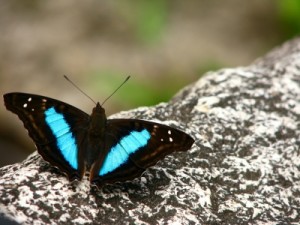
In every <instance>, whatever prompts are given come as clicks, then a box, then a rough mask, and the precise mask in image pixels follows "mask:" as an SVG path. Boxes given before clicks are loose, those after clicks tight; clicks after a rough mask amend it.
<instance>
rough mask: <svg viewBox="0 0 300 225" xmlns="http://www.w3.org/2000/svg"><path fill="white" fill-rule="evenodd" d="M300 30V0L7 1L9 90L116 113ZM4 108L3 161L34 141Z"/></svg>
mask: <svg viewBox="0 0 300 225" xmlns="http://www.w3.org/2000/svg"><path fill="white" fill-rule="evenodd" d="M299 30H300V3H299V1H298V0H264V1H261V0H252V1H247V2H245V1H240V0H227V1H217V0H190V1H179V0H177V1H176V0H152V1H147V0H141V1H134V0H123V1H104V0H101V1H99V0H87V1H71V0H65V1H38V0H35V1H27V0H26V1H16V0H10V1H1V4H0V91H1V94H4V93H7V92H12V91H20V92H29V93H35V94H40V95H46V96H49V97H53V98H57V99H60V100H62V101H65V102H68V103H70V104H73V105H75V106H77V107H78V108H81V109H83V110H84V111H86V112H87V113H90V112H91V109H92V107H93V106H94V105H93V103H92V102H91V101H89V100H88V99H87V98H86V97H85V96H83V95H82V94H81V93H80V92H78V91H76V90H75V89H74V88H73V87H72V86H70V85H69V84H68V83H67V82H65V81H64V79H63V78H62V75H63V74H67V75H68V76H69V77H70V78H71V79H72V80H73V81H74V82H75V83H77V84H78V85H79V86H80V87H81V88H82V89H83V90H85V91H86V92H87V93H88V94H89V95H90V96H91V97H92V98H93V99H95V100H96V101H100V102H101V101H103V100H104V99H105V97H107V96H108V95H109V94H110V93H111V92H112V91H113V90H114V89H115V88H116V87H117V86H118V85H119V84H120V83H121V82H122V81H123V79H124V78H125V77H126V76H127V75H131V76H132V78H131V79H130V81H129V82H128V83H127V84H126V85H125V86H124V87H123V88H122V89H121V90H120V91H119V92H118V93H117V94H116V95H115V96H114V97H113V98H112V99H110V100H109V102H107V103H106V104H105V108H106V112H107V114H108V115H109V114H112V113H115V112H117V111H120V110H128V109H130V108H134V107H137V106H145V105H153V104H156V103H159V102H161V101H168V100H169V98H170V97H172V95H174V94H175V93H176V92H177V91H178V90H179V89H180V88H182V87H184V86H185V85H187V84H189V83H192V82H193V81H196V80H197V79H199V77H201V76H202V75H203V73H205V72H207V71H210V70H217V69H219V68H224V67H237V66H246V65H248V64H250V63H251V62H252V61H253V60H255V59H256V58H257V57H259V56H262V55H264V54H265V53H266V52H268V51H269V50H270V49H272V48H273V47H274V46H276V45H279V44H280V43H282V42H283V41H285V40H287V39H289V38H291V37H293V36H295V35H296V34H298V33H299ZM0 104H1V107H0V124H1V126H0V154H1V157H0V167H1V166H3V165H7V164H11V163H13V162H18V161H21V160H22V159H24V158H25V157H26V156H27V155H28V154H29V153H30V152H32V151H34V150H35V147H34V145H33V143H32V141H31V139H30V138H29V137H28V136H27V132H26V131H25V129H24V128H23V125H22V123H21V121H19V119H18V118H17V117H16V116H15V115H13V114H12V113H10V112H8V111H6V110H5V107H4V105H3V100H2V99H1V102H0Z"/></svg>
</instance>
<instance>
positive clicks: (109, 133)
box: [90, 119, 194, 186]
mask: <svg viewBox="0 0 300 225" xmlns="http://www.w3.org/2000/svg"><path fill="white" fill-rule="evenodd" d="M105 137H106V138H105V146H106V147H105V151H104V152H105V154H106V156H105V157H104V160H103V159H102V160H100V161H98V162H96V166H94V167H93V168H92V171H91V178H90V180H91V182H92V183H94V184H96V185H98V186H101V185H103V184H105V183H114V182H117V181H124V180H129V179H133V178H135V177H138V176H140V175H141V174H142V173H143V171H145V169H146V168H148V167H150V166H153V165H155V164H156V163H157V162H158V161H159V160H161V159H163V158H164V157H165V156H166V155H168V154H170V153H172V152H175V151H187V150H188V149H190V148H191V146H192V144H193V143H194V140H193V138H192V137H191V136H189V135H188V134H186V133H184V132H182V131H180V130H178V129H174V128H171V127H169V126H166V125H162V124H159V123H154V122H150V121H144V120H136V119H113V120H108V122H107V128H106V136H105ZM100 158H103V157H100Z"/></svg>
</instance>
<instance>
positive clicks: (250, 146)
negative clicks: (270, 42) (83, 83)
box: [0, 39, 300, 224]
mask: <svg viewBox="0 0 300 225" xmlns="http://www.w3.org/2000/svg"><path fill="white" fill-rule="evenodd" d="M114 117H136V118H143V119H154V120H156V121H163V123H166V124H169V125H171V126H174V127H177V128H181V129H183V130H185V131H186V132H187V133H189V134H191V135H192V136H193V137H194V138H195V140H196V143H195V144H194V145H193V147H192V149H191V150H190V151H188V152H187V153H175V154H172V155H170V156H168V157H166V158H165V159H164V160H163V161H160V162H159V163H158V164H157V165H156V166H155V167H152V168H150V169H148V170H147V171H146V172H145V173H144V174H143V175H142V177H140V178H137V179H135V180H133V181H128V182H125V183H122V184H115V185H109V186H105V187H104V188H102V189H101V190H99V191H90V186H89V183H88V182H87V181H83V182H81V183H72V184H70V183H69V182H68V180H67V179H66V177H65V176H64V175H62V174H60V173H59V171H58V170H57V169H55V168H53V167H51V166H50V165H49V164H48V163H46V162H45V161H43V160H42V159H41V157H40V156H39V155H38V154H37V153H33V154H32V155H30V156H29V157H28V159H26V160H25V161H23V162H22V163H19V164H14V165H11V166H6V167H4V168H2V169H0V176H1V178H0V211H1V212H2V215H6V216H8V217H10V218H13V219H14V220H15V221H18V222H19V223H23V224H50V223H51V224H70V223H74V224H84V223H87V224H173V223H176V224H219V223H225V224H248V223H252V224H265V223H269V224H277V223H279V222H281V223H283V224H284V223H286V224H288V223H295V224H296V223H297V222H299V221H300V149H299V146H300V39H294V40H292V41H290V42H288V43H286V44H284V45H283V46H281V47H279V48H277V49H275V50H274V51H272V52H271V53H270V54H268V55H266V56H265V57H263V58H261V59H259V60H257V61H256V62H254V63H253V64H252V65H250V66H248V67H241V68H233V69H224V70H220V71H218V72H213V73H208V74H206V76H204V77H203V78H201V79H200V80H199V81H197V82H195V83H194V84H191V85H190V86H189V87H186V88H185V89H184V90H182V91H181V92H179V93H178V94H177V95H176V96H175V97H174V98H173V99H172V100H171V101H170V102H169V103H166V104H160V105H157V106H155V107H151V108H139V109H136V110H132V111H130V112H122V113H120V114H118V115H114ZM16 119H17V118H16Z"/></svg>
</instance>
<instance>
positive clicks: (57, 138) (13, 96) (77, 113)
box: [4, 93, 89, 180]
mask: <svg viewBox="0 0 300 225" xmlns="http://www.w3.org/2000/svg"><path fill="white" fill-rule="evenodd" d="M4 102H5V106H6V108H7V109H8V110H10V111H12V112H13V113H15V114H17V115H18V117H19V118H20V119H21V120H22V121H23V123H24V126H25V128H26V129H27V130H28V133H29V136H30V137H31V138H32V139H33V141H34V142H35V144H36V146H37V149H38V151H39V153H40V154H41V155H42V156H43V158H44V159H45V160H46V161H48V162H50V163H51V164H53V165H55V166H57V167H58V168H59V169H60V170H62V172H65V173H67V175H68V177H69V179H70V180H73V179H75V178H78V179H80V178H81V177H82V175H83V173H84V162H83V160H84V159H82V161H80V160H79V158H80V157H79V154H80V152H79V146H80V144H81V142H82V141H83V139H84V131H85V129H86V128H87V126H88V119H89V116H88V115H87V114H86V113H84V112H82V111H81V110H79V109H77V108H75V107H73V106H71V105H69V104H66V103H64V102H60V101H57V100H55V99H51V98H47V97H44V96H39V95H32V94H25V93H9V94H6V95H4Z"/></svg>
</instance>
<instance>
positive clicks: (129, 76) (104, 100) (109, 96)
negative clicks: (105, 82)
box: [101, 76, 130, 106]
mask: <svg viewBox="0 0 300 225" xmlns="http://www.w3.org/2000/svg"><path fill="white" fill-rule="evenodd" d="M129 78H130V76H128V77H127V78H126V79H125V80H124V81H123V83H122V84H120V86H119V87H118V88H117V89H116V90H115V91H114V92H113V93H111V95H110V96H108V97H107V98H106V99H105V100H104V101H103V102H102V104H101V106H102V105H104V103H105V102H106V101H107V100H108V99H109V98H110V97H111V96H113V95H114V93H116V92H117V91H118V90H119V89H120V88H121V87H122V86H123V85H124V84H125V83H126V82H127V81H128V80H129Z"/></svg>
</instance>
